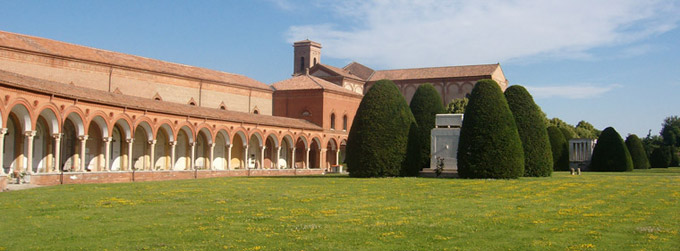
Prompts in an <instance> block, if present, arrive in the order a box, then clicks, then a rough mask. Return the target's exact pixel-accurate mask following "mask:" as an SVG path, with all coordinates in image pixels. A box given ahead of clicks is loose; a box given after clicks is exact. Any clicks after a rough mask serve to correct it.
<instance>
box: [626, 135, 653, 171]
mask: <svg viewBox="0 0 680 251" xmlns="http://www.w3.org/2000/svg"><path fill="white" fill-rule="evenodd" d="M626 147H628V152H630V157H631V158H632V159H633V168H635V169H649V160H648V159H647V153H645V148H644V147H643V146H642V140H640V138H638V136H637V135H635V134H631V135H628V137H626Z"/></svg>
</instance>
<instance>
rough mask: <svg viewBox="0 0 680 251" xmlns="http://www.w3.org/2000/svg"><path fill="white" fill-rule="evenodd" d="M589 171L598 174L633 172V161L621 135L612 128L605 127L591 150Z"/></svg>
mask: <svg viewBox="0 0 680 251" xmlns="http://www.w3.org/2000/svg"><path fill="white" fill-rule="evenodd" d="M590 170H593V171H599V172H626V171H633V160H632V159H631V157H630V153H629V152H628V148H627V147H626V144H625V143H623V139H621V135H619V133H618V132H616V130H614V128H612V127H607V128H605V129H604V131H602V134H601V135H600V138H598V140H597V144H596V145H595V149H594V150H593V157H592V158H591V161H590Z"/></svg>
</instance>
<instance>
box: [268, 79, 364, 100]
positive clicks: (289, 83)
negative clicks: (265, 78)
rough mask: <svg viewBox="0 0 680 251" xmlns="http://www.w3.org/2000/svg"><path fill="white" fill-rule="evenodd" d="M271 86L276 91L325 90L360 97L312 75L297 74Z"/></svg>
mask: <svg viewBox="0 0 680 251" xmlns="http://www.w3.org/2000/svg"><path fill="white" fill-rule="evenodd" d="M271 86H272V88H274V90H276V91H291V90H310V89H312V90H321V89H323V90H327V91H332V92H338V93H341V94H345V95H352V96H358V97H361V95H360V94H358V93H355V92H353V91H350V90H347V89H345V88H342V87H340V86H338V85H336V84H333V83H331V82H328V81H326V80H323V79H321V78H318V77H315V76H312V75H298V76H294V77H292V78H289V79H286V80H283V81H279V82H276V83H273V84H272V85H271Z"/></svg>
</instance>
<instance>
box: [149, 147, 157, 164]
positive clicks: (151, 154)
mask: <svg viewBox="0 0 680 251" xmlns="http://www.w3.org/2000/svg"><path fill="white" fill-rule="evenodd" d="M149 147H150V149H149V157H150V158H151V160H149V170H151V171H154V169H155V168H156V167H155V166H154V162H155V161H154V160H155V158H154V152H155V151H156V140H149Z"/></svg>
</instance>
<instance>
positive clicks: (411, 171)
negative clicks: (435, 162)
mask: <svg viewBox="0 0 680 251" xmlns="http://www.w3.org/2000/svg"><path fill="white" fill-rule="evenodd" d="M410 107H411V112H412V113H413V117H414V118H415V120H416V123H417V124H418V129H417V130H415V131H414V133H415V134H416V135H414V136H412V137H415V138H412V139H410V140H409V147H412V148H416V149H418V148H419V149H420V151H415V152H413V153H411V152H409V156H408V157H409V158H414V160H413V161H414V162H413V163H412V164H414V165H412V164H411V163H410V164H409V165H407V166H406V167H407V168H406V169H405V173H403V175H405V176H417V175H418V172H419V171H420V170H422V169H423V168H427V167H429V165H430V137H431V135H430V131H432V128H434V127H435V118H436V116H437V114H440V113H444V106H443V105H442V99H441V98H440V95H439V92H438V91H437V89H435V88H434V86H432V85H431V84H424V85H421V86H419V87H418V89H417V90H416V93H415V94H414V95H413V99H411V105H410ZM416 144H417V146H416Z"/></svg>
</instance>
